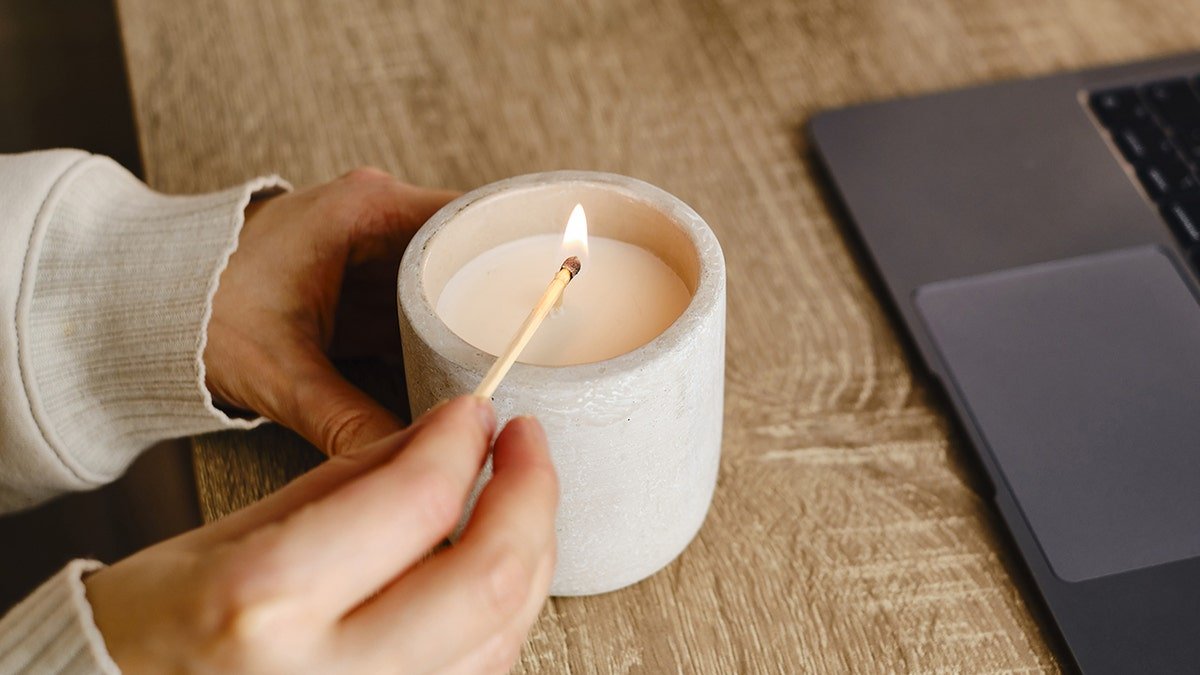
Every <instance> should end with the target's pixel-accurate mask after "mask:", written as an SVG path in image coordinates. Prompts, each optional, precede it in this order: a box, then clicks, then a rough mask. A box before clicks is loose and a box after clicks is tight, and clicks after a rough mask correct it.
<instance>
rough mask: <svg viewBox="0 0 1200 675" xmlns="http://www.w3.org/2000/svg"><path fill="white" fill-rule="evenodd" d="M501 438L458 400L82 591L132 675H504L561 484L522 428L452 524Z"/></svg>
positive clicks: (540, 582) (108, 572) (540, 440)
mask: <svg viewBox="0 0 1200 675" xmlns="http://www.w3.org/2000/svg"><path fill="white" fill-rule="evenodd" d="M494 425H495V422H494V421H493V417H492V412H491V405H490V404H489V403H488V402H486V401H483V400H481V399H477V398H473V397H463V398H459V399H455V400H453V401H451V402H450V403H448V404H445V405H443V406H442V407H440V408H437V409H435V410H434V411H432V412H430V413H429V414H428V415H426V416H425V417H423V418H422V419H420V420H418V421H417V422H416V423H415V424H414V425H413V426H412V427H411V428H409V429H408V430H406V431H403V432H399V433H396V434H393V435H391V436H388V437H387V438H384V439H382V440H380V441H378V442H376V443H374V444H373V445H372V446H371V447H369V448H367V449H365V450H363V451H361V452H355V453H351V454H347V455H341V456H338V457H334V458H333V459H331V460H329V461H328V462H326V463H325V464H323V465H321V466H320V467H318V468H316V469H314V470H313V471H311V472H310V473H308V474H306V475H304V476H301V477H300V478H298V479H297V480H295V481H294V482H292V483H291V484H289V485H288V486H286V487H284V488H283V489H282V490H280V491H279V492H277V493H275V494H273V495H271V496H270V497H268V498H267V499H265V500H263V501H261V502H259V503H257V504H254V505H252V506H250V507H247V508H245V509H243V510H241V511H238V512H236V513H234V514H232V515H230V516H228V517H226V518H224V519H222V520H220V521H217V522H216V523H213V524H211V525H208V526H206V527H203V528H201V529H199V530H194V531H192V532H189V533H187V534H184V535H181V536H179V537H176V538H175V539H171V540H169V541H166V542H163V543H161V544H158V545H156V546H153V547H151V548H148V549H146V550H144V551H141V552H139V553H137V554H135V555H133V556H132V557H130V558H127V559H125V560H123V561H121V562H119V563H117V564H116V565H114V566H112V567H109V568H105V569H102V570H100V571H99V572H97V573H95V574H93V575H92V576H90V577H88V578H87V580H86V582H85V583H86V585H87V595H88V599H89V601H90V602H91V605H92V609H93V612H94V615H95V620H96V625H97V626H98V627H99V629H100V633H101V634H102V635H103V636H104V641H105V644H106V645H107V647H108V650H109V653H110V654H112V656H113V659H114V660H115V661H116V662H117V665H118V666H120V667H121V669H122V671H123V672H125V673H130V674H136V673H142V672H146V673H163V672H206V673H234V672H236V673H289V674H291V673H306V672H313V673H332V672H338V673H342V672H345V673H385V672H404V673H429V672H437V673H479V672H496V673H499V672H506V671H507V670H508V669H509V668H510V667H511V666H512V664H513V663H514V662H515V660H516V658H517V656H518V654H519V650H520V647H521V644H522V642H523V641H524V636H525V633H526V632H527V631H528V630H529V627H530V625H532V623H533V621H534V620H535V619H536V617H537V614H538V611H539V609H540V608H541V606H542V604H543V602H544V600H545V597H546V592H547V589H548V587H549V584H550V578H551V576H552V574H553V569H554V550H555V545H554V510H555V507H556V504H557V501H558V483H557V480H556V478H555V475H554V469H553V466H552V465H551V463H550V459H549V455H548V451H547V448H546V439H545V435H544V434H543V432H542V431H541V427H540V426H539V425H538V423H537V422H536V421H534V420H532V419H530V418H518V419H516V420H513V421H512V422H510V423H509V424H508V425H507V426H506V427H505V429H504V430H503V431H502V432H501V433H500V435H499V436H498V437H497V438H496V441H495V445H494V453H493V467H494V475H493V477H492V479H491V482H489V483H488V485H487V488H486V489H485V490H484V491H483V493H482V495H481V496H480V498H479V501H478V502H477V504H476V507H475V511H474V513H473V514H472V517H471V520H470V522H469V523H468V525H467V528H466V530H465V532H464V533H463V535H462V537H461V539H460V540H459V541H458V542H457V543H456V544H455V545H453V546H451V547H449V548H446V549H444V550H442V551H440V552H438V553H436V554H434V555H433V556H432V557H426V554H427V552H428V551H429V550H430V548H431V547H432V546H434V545H435V544H437V543H438V542H440V541H441V540H442V539H443V538H444V537H445V536H446V535H447V534H448V533H449V532H450V531H451V529H452V528H453V527H454V526H455V525H456V523H457V522H458V519H459V517H460V514H461V511H462V508H463V504H464V501H465V498H466V495H467V494H468V492H469V491H470V489H471V487H472V485H473V484H474V482H475V476H476V473H477V472H478V470H479V468H480V465H481V463H482V462H483V459H484V457H485V455H486V452H487V449H488V444H489V441H490V439H491V437H492V433H493V429H494Z"/></svg>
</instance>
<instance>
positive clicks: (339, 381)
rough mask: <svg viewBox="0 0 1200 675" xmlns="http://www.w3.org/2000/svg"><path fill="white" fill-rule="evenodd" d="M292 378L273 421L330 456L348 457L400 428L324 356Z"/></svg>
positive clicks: (397, 422) (394, 420)
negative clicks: (348, 454)
mask: <svg viewBox="0 0 1200 675" xmlns="http://www.w3.org/2000/svg"><path fill="white" fill-rule="evenodd" d="M304 371H305V372H304V373H303V374H302V375H301V376H300V377H295V378H290V382H289V383H288V386H289V391H287V392H285V395H284V396H283V397H280V398H282V401H281V405H280V406H279V409H278V411H277V414H276V416H275V417H276V419H275V421H276V422H279V423H281V424H283V425H284V426H287V427H290V428H291V429H293V430H294V431H296V433H298V434H300V435H301V436H303V437H304V438H305V439H307V440H308V441H309V442H310V443H312V444H313V445H315V446H317V448H318V449H320V450H321V452H324V453H325V454H326V455H329V456H330V457H336V456H338V455H342V454H347V453H352V452H354V451H355V450H357V449H360V448H362V447H364V446H366V445H369V444H370V443H372V442H373V441H376V440H379V439H380V438H383V437H385V436H389V435H391V434H393V433H395V432H397V431H400V430H401V429H403V428H404V425H403V424H401V422H400V420H399V419H398V418H397V417H396V416H395V415H394V414H393V413H392V412H391V411H390V410H388V409H387V408H385V407H383V406H382V405H380V404H379V402H378V401H376V400H375V399H373V398H371V397H370V396H368V395H367V394H366V393H364V392H363V391H362V390H361V389H359V388H358V387H355V386H354V385H353V384H350V383H349V382H347V381H346V379H345V378H343V377H342V376H341V374H340V373H338V371H337V369H335V368H334V367H333V364H332V363H330V362H329V360H328V359H326V358H324V356H321V357H318V358H316V359H314V361H313V362H312V363H310V364H308V365H307V366H306V367H305V368H304Z"/></svg>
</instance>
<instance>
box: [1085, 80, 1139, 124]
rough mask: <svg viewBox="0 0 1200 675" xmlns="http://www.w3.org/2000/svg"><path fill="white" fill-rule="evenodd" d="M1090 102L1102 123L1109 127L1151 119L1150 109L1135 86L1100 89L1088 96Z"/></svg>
mask: <svg viewBox="0 0 1200 675" xmlns="http://www.w3.org/2000/svg"><path fill="white" fill-rule="evenodd" d="M1088 103H1089V104H1090V105H1091V108H1092V112H1094V113H1095V114H1096V117H1097V118H1098V119H1099V120H1100V123H1101V124H1103V125H1104V126H1106V127H1109V128H1111V127H1113V126H1115V125H1118V124H1134V123H1145V122H1149V121H1150V111H1149V110H1147V109H1146V106H1145V104H1143V103H1142V100H1141V98H1140V97H1138V93H1137V90H1136V89H1134V88H1133V87H1122V88H1120V89H1108V90H1106V91H1098V92H1096V93H1094V94H1092V95H1091V96H1090V97H1088Z"/></svg>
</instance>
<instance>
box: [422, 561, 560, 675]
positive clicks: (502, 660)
mask: <svg viewBox="0 0 1200 675" xmlns="http://www.w3.org/2000/svg"><path fill="white" fill-rule="evenodd" d="M553 577H554V556H553V555H549V556H546V557H545V558H543V559H542V564H541V567H540V568H538V574H537V581H536V582H535V583H534V586H535V587H536V589H537V590H536V591H535V592H533V593H531V594H530V595H529V599H528V600H527V601H526V603H525V606H524V607H522V608H521V610H520V611H519V612H518V613H517V615H516V616H515V617H514V618H513V620H512V621H510V622H509V625H508V626H506V627H505V628H504V629H503V630H502V631H501V632H499V633H497V634H496V635H493V636H492V637H491V638H490V639H489V640H488V641H487V642H485V643H484V644H483V645H482V646H480V647H479V648H477V649H476V650H475V651H473V652H471V653H470V654H467V655H466V656H465V657H463V658H462V660H460V661H458V662H457V663H455V664H454V665H452V666H450V667H449V668H447V669H446V670H445V671H443V672H442V673H440V674H439V675H476V674H477V673H507V672H509V671H510V670H512V667H513V666H514V665H515V664H516V662H517V659H519V658H520V656H521V648H522V647H524V646H525V642H526V641H527V638H528V635H529V630H530V629H531V628H533V624H534V623H535V622H537V619H538V616H539V615H540V614H541V613H542V607H544V606H545V604H546V593H547V592H548V591H549V590H550V581H551V579H552V578H553Z"/></svg>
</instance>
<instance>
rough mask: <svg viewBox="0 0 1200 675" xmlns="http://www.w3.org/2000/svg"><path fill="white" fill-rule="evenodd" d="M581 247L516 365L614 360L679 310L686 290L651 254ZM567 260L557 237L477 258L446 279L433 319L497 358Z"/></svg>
mask: <svg viewBox="0 0 1200 675" xmlns="http://www.w3.org/2000/svg"><path fill="white" fill-rule="evenodd" d="M588 247H589V251H588V256H587V258H586V260H585V261H584V263H583V270H582V271H581V272H580V274H579V275H578V276H576V277H575V278H574V279H573V280H572V281H571V283H570V285H568V286H567V288H566V290H565V291H564V293H563V301H562V304H561V306H560V307H558V308H557V309H555V310H553V311H552V312H551V313H550V315H549V316H548V317H546V320H545V322H544V323H542V326H541V328H539V329H538V332H537V334H536V335H534V337H533V340H531V341H530V343H529V345H528V346H527V347H526V348H525V351H523V352H522V353H521V358H520V361H521V362H523V363H532V364H536V365H542V366H566V365H573V364H578V363H591V362H594V361H603V360H605V359H609V358H612V357H614V356H619V355H621V354H624V353H626V352H629V351H632V350H634V349H636V348H637V347H640V346H641V345H643V344H646V343H647V342H649V341H650V340H652V339H654V338H655V337H656V336H657V335H658V334H660V333H662V332H663V331H664V330H666V329H667V327H669V326H670V325H671V324H672V323H673V322H674V321H675V319H676V318H678V317H679V315H680V314H682V313H683V310H684V309H685V308H686V307H687V304H688V302H689V301H690V299H691V296H690V294H689V293H688V290H687V287H686V286H684V284H683V281H682V280H681V279H680V278H679V276H678V275H677V274H675V272H674V271H673V270H672V269H671V268H670V267H668V266H667V265H666V264H665V263H663V262H662V261H661V260H659V259H658V258H657V257H656V256H655V255H654V254H652V253H650V252H649V251H647V250H645V249H643V248H640V247H638V246H634V245H633V244H628V243H625V242H623V241H617V240H615V239H608V238H605V237H594V236H593V237H591V238H590V239H589V241H588ZM567 255H568V254H566V253H564V252H563V248H562V236H561V235H557V234H545V235H537V236H533V237H525V238H523V239H518V240H516V241H511V242H508V243H506V244H502V245H500V246H497V247H496V248H493V249H491V250H489V251H485V252H484V253H483V254H481V255H479V256H478V257H476V258H475V259H473V260H471V261H470V262H468V263H467V264H466V265H464V266H463V267H462V269H460V270H459V271H458V272H456V273H455V274H454V276H453V277H451V279H450V281H449V282H448V283H447V284H446V287H445V289H443V290H442V294H441V296H440V297H439V298H438V299H437V313H438V316H440V317H441V319H442V320H443V321H444V322H445V323H446V325H447V326H448V327H449V328H450V330H452V331H454V332H455V333H456V334H458V336H459V337H461V338H462V339H464V340H466V341H467V342H468V343H470V344H471V345H472V346H474V347H476V348H478V349H481V350H483V351H485V352H487V353H489V354H492V355H496V354H499V353H500V352H501V351H503V350H504V348H505V347H506V346H508V343H509V341H510V340H511V339H512V337H513V335H514V334H515V333H516V331H517V329H518V328H519V327H520V325H521V322H522V321H524V320H525V317H526V316H527V315H528V314H529V310H531V309H532V308H533V306H534V305H535V304H536V303H537V301H538V298H540V297H541V295H542V292H543V291H545V290H546V285H547V284H549V283H550V280H551V279H552V278H553V277H554V274H555V273H556V272H557V271H558V268H559V265H561V264H562V261H563V259H564V258H566V257H567Z"/></svg>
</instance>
